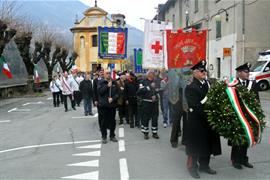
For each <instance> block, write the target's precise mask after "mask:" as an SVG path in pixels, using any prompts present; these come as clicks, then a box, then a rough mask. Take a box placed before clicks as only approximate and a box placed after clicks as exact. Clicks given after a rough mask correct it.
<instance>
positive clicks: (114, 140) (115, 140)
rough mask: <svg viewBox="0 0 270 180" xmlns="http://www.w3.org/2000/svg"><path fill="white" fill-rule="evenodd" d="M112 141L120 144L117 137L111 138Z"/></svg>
mask: <svg viewBox="0 0 270 180" xmlns="http://www.w3.org/2000/svg"><path fill="white" fill-rule="evenodd" d="M110 140H111V141H112V142H118V140H117V139H116V138H115V137H113V138H110Z"/></svg>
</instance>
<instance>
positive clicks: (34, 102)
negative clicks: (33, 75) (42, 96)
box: [23, 101, 44, 106]
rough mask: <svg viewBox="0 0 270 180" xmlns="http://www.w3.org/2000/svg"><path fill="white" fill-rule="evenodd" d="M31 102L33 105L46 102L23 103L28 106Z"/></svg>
mask: <svg viewBox="0 0 270 180" xmlns="http://www.w3.org/2000/svg"><path fill="white" fill-rule="evenodd" d="M30 104H33V105H36V104H44V102H41V101H39V102H28V103H25V104H23V106H27V105H30Z"/></svg>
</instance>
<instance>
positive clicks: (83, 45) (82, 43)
mask: <svg viewBox="0 0 270 180" xmlns="http://www.w3.org/2000/svg"><path fill="white" fill-rule="evenodd" d="M80 43H81V48H85V40H84V37H83V36H81V37H80Z"/></svg>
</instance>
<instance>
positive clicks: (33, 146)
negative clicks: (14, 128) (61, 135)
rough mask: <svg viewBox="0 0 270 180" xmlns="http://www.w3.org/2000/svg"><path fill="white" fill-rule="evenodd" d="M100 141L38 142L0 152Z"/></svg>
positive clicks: (0, 152)
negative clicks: (38, 143) (37, 143)
mask: <svg viewBox="0 0 270 180" xmlns="http://www.w3.org/2000/svg"><path fill="white" fill-rule="evenodd" d="M97 142H100V140H92V141H75V142H63V143H53V144H40V145H32V146H23V147H18V148H13V149H6V150H3V151H0V154H2V153H6V152H11V151H18V150H23V149H32V148H38V147H48V146H61V145H70V144H84V143H97Z"/></svg>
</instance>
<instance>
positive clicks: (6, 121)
mask: <svg viewBox="0 0 270 180" xmlns="http://www.w3.org/2000/svg"><path fill="white" fill-rule="evenodd" d="M9 122H10V120H3V121H0V123H9Z"/></svg>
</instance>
